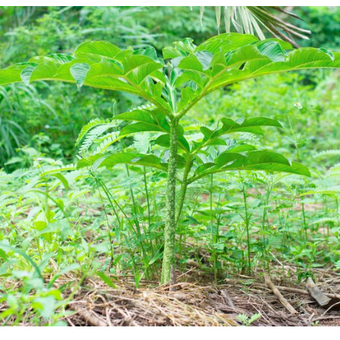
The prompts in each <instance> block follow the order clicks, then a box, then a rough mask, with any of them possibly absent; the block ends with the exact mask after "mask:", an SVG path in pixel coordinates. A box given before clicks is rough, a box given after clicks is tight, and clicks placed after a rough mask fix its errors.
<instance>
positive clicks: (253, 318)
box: [237, 313, 261, 326]
mask: <svg viewBox="0 0 340 340" xmlns="http://www.w3.org/2000/svg"><path fill="white" fill-rule="evenodd" d="M260 317H261V313H256V314H254V315H252V316H251V317H248V315H246V314H239V315H237V320H238V321H240V322H241V323H242V324H243V325H244V326H250V325H251V324H252V323H253V322H255V321H256V320H258V319H259V318H260Z"/></svg>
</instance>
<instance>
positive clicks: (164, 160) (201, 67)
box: [0, 33, 340, 283]
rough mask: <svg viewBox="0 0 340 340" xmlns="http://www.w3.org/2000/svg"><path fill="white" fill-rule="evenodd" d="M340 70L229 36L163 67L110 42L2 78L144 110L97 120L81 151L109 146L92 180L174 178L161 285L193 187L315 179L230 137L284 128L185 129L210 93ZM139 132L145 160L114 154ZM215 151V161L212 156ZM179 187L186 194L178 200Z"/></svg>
mask: <svg viewBox="0 0 340 340" xmlns="http://www.w3.org/2000/svg"><path fill="white" fill-rule="evenodd" d="M338 67H340V53H331V52H329V51H327V50H325V49H316V48H301V49H293V47H292V46H291V45H290V44H289V43H287V42H284V41H281V40H277V39H267V40H263V41H259V40H258V38H256V37H255V36H253V35H247V34H236V33H231V34H230V33H228V34H221V35H218V36H216V37H213V38H211V39H209V40H207V41H205V42H204V43H202V44H201V45H199V46H195V45H194V44H193V41H192V40H191V39H188V38H187V39H184V40H183V41H180V42H175V43H173V45H172V46H168V47H165V48H164V49H163V59H161V58H159V57H158V56H157V54H156V52H155V50H154V48H152V47H147V48H144V49H138V50H133V49H132V48H128V49H126V50H121V49H119V48H118V47H117V46H115V45H112V44H111V43H109V42H105V41H92V42H85V43H83V44H81V45H80V46H78V47H77V48H76V50H75V51H74V52H73V53H72V54H51V55H47V56H38V57H34V58H32V59H30V60H29V61H28V62H25V63H20V64H16V65H13V66H10V67H8V68H6V69H3V70H1V71H0V85H7V84H10V83H15V82H24V83H26V84H29V83H32V82H34V81H41V80H43V81H46V80H56V81H63V82H69V83H75V84H76V85H77V86H78V87H79V88H80V87H81V86H84V85H85V86H91V87H96V88H102V89H107V90H112V91H125V92H128V93H130V94H133V95H137V96H140V97H142V98H144V99H145V100H146V101H147V104H146V105H145V106H143V107H139V108H136V109H133V110H131V111H129V112H125V113H121V114H119V115H117V116H115V117H114V118H113V120H111V121H101V120H95V121H92V122H90V123H89V124H88V125H86V126H85V127H84V129H83V130H82V132H81V133H80V136H79V138H78V142H80V141H81V140H82V139H83V138H84V137H85V136H86V138H85V144H86V143H87V145H89V144H91V141H93V140H95V139H98V137H99V136H101V138H100V139H99V140H100V141H101V142H102V143H101V144H100V145H99V147H98V148H97V149H96V150H95V152H93V153H92V154H90V155H84V154H83V157H82V158H81V159H80V160H79V162H78V164H77V167H78V168H81V167H90V169H92V170H93V169H98V168H101V167H106V168H108V169H111V168H112V167H114V166H115V165H117V164H126V165H127V164H133V165H134V166H142V167H150V168H156V169H159V170H161V171H164V172H166V173H167V188H166V196H167V197H166V218H165V229H164V252H163V267H162V279H161V281H162V283H174V275H173V273H174V266H175V236H176V226H177V224H178V223H179V222H180V221H181V212H182V208H183V203H184V201H185V196H186V191H187V188H188V186H189V185H191V184H192V183H194V182H195V181H197V180H199V179H201V178H203V177H205V176H211V178H212V176H213V175H214V174H215V173H220V172H225V171H235V170H250V171H257V170H260V171H263V170H264V171H277V172H287V173H293V174H299V175H305V176H309V175H310V173H309V171H308V169H307V168H306V167H305V166H303V165H301V164H298V163H294V162H290V161H289V160H287V159H286V158H285V157H283V156H282V155H280V154H278V153H275V152H271V151H266V150H258V149H257V148H256V147H255V146H253V145H251V144H249V143H244V142H243V143H241V142H238V143H237V142H235V141H234V140H233V139H230V138H229V137H228V135H230V134H234V133H237V132H247V133H252V134H261V133H262V127H264V126H271V127H277V128H282V125H281V123H280V122H279V121H277V120H274V119H270V118H266V117H253V118H240V119H238V120H232V119H230V118H228V116H226V117H225V118H223V119H222V120H221V121H220V122H219V124H218V125H217V126H215V128H214V129H211V128H208V127H205V126H201V127H195V126H193V127H186V128H185V129H184V128H183V125H181V119H182V118H183V117H184V116H185V115H186V113H187V112H188V111H189V110H190V109H191V108H192V107H193V106H194V105H195V104H196V103H197V102H198V101H200V100H201V99H202V98H204V97H205V96H207V95H208V94H209V93H211V92H213V91H215V90H217V89H220V88H221V87H225V86H228V85H230V84H233V83H235V82H239V81H243V80H247V79H250V78H255V77H259V76H262V75H267V74H272V73H277V72H285V71H291V70H301V69H308V68H338ZM117 120H119V121H124V122H125V123H124V124H121V125H119V126H123V127H122V128H120V129H119V131H116V130H117V129H116V128H117V126H118V125H117V123H116V121H117ZM110 129H111V130H110ZM108 131H110V132H109V133H107V132H108ZM104 132H106V134H104ZM140 132H148V133H152V134H153V137H152V138H153V147H152V148H149V149H148V152H147V153H135V152H134V153H131V152H121V151H119V152H118V151H117V150H121V149H119V148H116V149H115V148H112V146H114V145H117V144H120V142H122V139H128V138H129V137H130V136H131V135H133V134H136V133H140ZM103 134H104V135H103ZM154 136H156V137H154ZM118 141H120V142H119V143H118ZM83 145H84V144H83ZM160 148H164V149H163V151H164V152H162V153H160V152H159V150H160ZM212 148H213V149H214V150H215V152H211V150H212ZM85 149H86V147H85ZM144 169H145V168H144ZM177 184H180V186H179V190H178V192H177V193H176V187H177ZM135 227H137V226H135ZM139 227H140V226H138V228H139Z"/></svg>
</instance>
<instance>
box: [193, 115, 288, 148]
mask: <svg viewBox="0 0 340 340" xmlns="http://www.w3.org/2000/svg"><path fill="white" fill-rule="evenodd" d="M221 122H222V127H221V128H219V129H216V130H215V131H212V130H209V129H208V128H206V127H201V129H200V130H201V132H202V133H203V135H204V138H203V140H202V141H201V142H200V143H196V148H195V149H196V150H197V149H201V148H202V147H204V146H208V145H212V144H214V142H215V141H219V137H221V136H223V135H226V134H230V133H235V132H249V133H254V134H263V131H262V129H261V126H274V127H279V128H282V125H281V123H280V122H279V121H277V120H275V119H272V118H266V117H254V118H246V119H244V118H240V119H238V120H236V121H235V120H232V119H230V118H222V119H221ZM217 144H220V143H217Z"/></svg>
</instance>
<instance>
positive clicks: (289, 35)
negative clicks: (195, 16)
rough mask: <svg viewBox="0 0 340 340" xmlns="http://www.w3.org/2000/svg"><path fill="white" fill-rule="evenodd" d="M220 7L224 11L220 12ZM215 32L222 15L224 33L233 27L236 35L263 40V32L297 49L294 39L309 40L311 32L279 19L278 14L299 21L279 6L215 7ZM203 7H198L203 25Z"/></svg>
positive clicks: (219, 25)
mask: <svg viewBox="0 0 340 340" xmlns="http://www.w3.org/2000/svg"><path fill="white" fill-rule="evenodd" d="M222 7H224V10H223V11H222ZM215 12H216V23H217V30H218V33H220V27H221V16H222V12H223V13H224V24H225V31H226V32H227V33H229V32H230V31H231V29H232V27H234V29H235V30H236V31H237V32H238V33H246V34H252V35H257V36H258V37H259V38H260V39H261V40H264V39H265V38H266V37H265V32H267V33H269V34H271V35H272V36H273V37H274V38H278V39H282V40H284V41H287V42H289V43H290V44H291V45H293V46H294V47H297V48H298V47H299V45H298V44H297V43H296V41H295V38H301V39H309V38H308V36H307V35H308V34H311V31H309V30H306V29H303V28H300V27H298V26H295V25H293V24H291V23H289V22H288V21H285V20H283V19H281V18H280V17H279V16H278V15H275V14H274V13H273V12H276V13H278V14H281V15H282V14H284V15H285V16H288V17H290V18H295V19H300V20H301V18H300V17H298V16H297V15H296V14H294V13H291V12H289V11H287V10H285V9H284V8H281V7H279V6H215ZM203 17H204V6H201V7H200V20H201V23H202V24H203Z"/></svg>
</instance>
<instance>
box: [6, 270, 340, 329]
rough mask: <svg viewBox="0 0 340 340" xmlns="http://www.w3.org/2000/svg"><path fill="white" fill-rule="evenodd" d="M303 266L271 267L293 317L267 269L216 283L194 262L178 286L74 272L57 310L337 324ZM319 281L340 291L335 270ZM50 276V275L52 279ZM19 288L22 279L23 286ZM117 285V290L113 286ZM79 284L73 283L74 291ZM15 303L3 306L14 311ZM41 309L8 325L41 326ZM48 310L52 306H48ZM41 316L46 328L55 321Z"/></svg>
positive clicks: (192, 321) (80, 317) (107, 321)
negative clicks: (313, 292)
mask: <svg viewBox="0 0 340 340" xmlns="http://www.w3.org/2000/svg"><path fill="white" fill-rule="evenodd" d="M298 272H299V268H297V267H296V265H294V264H287V265H286V266H285V271H284V273H282V268H281V266H277V267H274V264H273V267H272V269H271V277H272V280H273V282H274V283H275V285H276V287H277V288H278V289H279V291H280V292H281V293H282V295H283V296H284V298H285V299H287V301H288V302H289V303H290V304H291V305H292V306H293V308H295V309H296V311H297V314H291V313H290V312H289V311H288V310H287V309H286V308H285V307H284V306H283V305H282V304H281V303H280V301H279V300H278V298H277V297H276V296H275V295H274V294H273V292H272V290H271V289H270V288H268V287H267V286H266V284H265V281H264V278H263V272H262V271H257V272H255V273H254V274H253V275H252V276H247V275H242V274H239V275H236V276H234V277H232V278H225V279H223V280H220V281H219V283H218V284H217V285H212V284H211V282H212V281H213V280H214V278H213V277H212V276H211V275H208V274H206V273H205V272H202V270H200V269H197V268H196V267H195V266H188V267H187V268H186V271H185V272H184V273H183V274H181V275H178V282H177V283H176V284H175V285H173V286H172V287H171V289H170V290H169V286H166V285H164V286H159V285H158V283H157V282H152V281H146V280H142V281H141V283H140V287H139V288H138V289H136V287H135V285H134V283H133V280H130V279H129V278H128V277H124V278H122V277H120V278H118V277H113V276H111V277H110V278H109V277H107V276H106V277H105V281H106V283H105V282H104V281H103V280H102V279H101V278H99V277H86V278H83V280H82V279H81V278H79V277H77V276H75V275H74V274H72V273H68V274H65V275H63V276H61V277H59V278H58V279H57V280H56V281H55V282H54V285H53V286H54V288H55V289H56V290H63V289H64V288H65V287H70V288H69V289H68V288H67V289H65V290H64V291H63V293H62V298H63V299H64V301H65V303H63V304H62V305H61V306H60V307H58V308H56V310H55V315H59V320H58V322H56V323H55V324H56V325H60V326H325V325H329V326H334V325H338V319H340V312H339V310H338V309H337V303H335V304H334V305H331V306H327V307H326V308H321V307H319V306H318V304H317V303H316V302H315V300H313V298H311V297H310V295H309V293H308V292H307V290H306V288H305V284H304V282H302V283H297V282H298V276H297V273H298ZM313 275H314V279H315V281H316V282H317V284H318V286H319V287H320V288H321V289H322V290H323V291H324V292H325V293H326V294H330V295H331V296H333V297H334V296H335V297H338V296H340V288H339V285H338V283H339V281H340V279H339V275H338V272H337V271H335V270H334V269H332V268H329V269H320V268H319V269H315V270H313ZM44 279H45V281H47V280H48V279H49V278H48V277H46V278H44ZM17 285H18V283H17ZM109 286H111V287H109ZM71 287H72V288H71ZM10 303H11V301H10V300H8V302H7V303H5V302H3V303H1V304H0V310H1V311H2V312H3V311H6V310H9V304H10ZM35 305H36V306H35V307H34V304H33V305H32V306H33V307H31V308H27V309H26V310H25V311H24V312H23V313H22V315H20V321H19V322H17V321H18V320H17V318H16V317H15V316H14V315H12V316H10V317H9V318H7V320H6V322H5V323H4V324H6V325H20V326H30V325H32V324H33V325H36V323H37V317H36V313H33V312H34V308H37V303H36V304H35ZM45 308H47V307H45ZM48 324H49V322H48V321H46V320H45V321H44V320H43V319H40V325H48Z"/></svg>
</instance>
